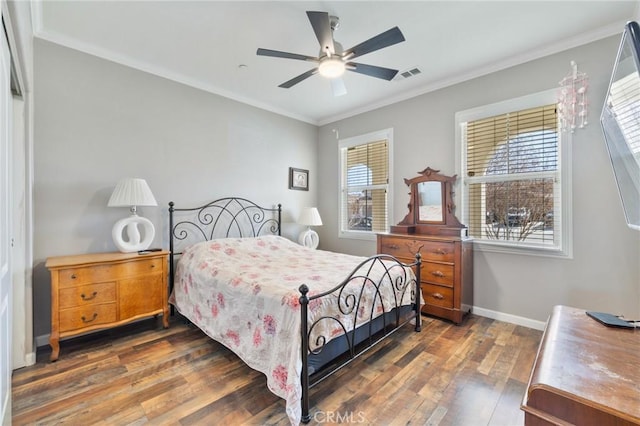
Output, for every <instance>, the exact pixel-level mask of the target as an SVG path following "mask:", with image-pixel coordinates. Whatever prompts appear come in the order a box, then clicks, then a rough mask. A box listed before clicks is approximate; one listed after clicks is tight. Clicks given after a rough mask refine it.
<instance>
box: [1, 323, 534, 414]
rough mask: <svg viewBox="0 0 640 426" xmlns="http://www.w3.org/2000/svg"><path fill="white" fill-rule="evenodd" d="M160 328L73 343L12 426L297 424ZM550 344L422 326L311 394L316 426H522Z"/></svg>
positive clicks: (41, 364)
mask: <svg viewBox="0 0 640 426" xmlns="http://www.w3.org/2000/svg"><path fill="white" fill-rule="evenodd" d="M155 326H156V324H155V322H154V321H146V322H142V323H138V324H135V325H133V326H126V327H121V328H118V329H115V330H110V331H106V332H103V333H99V334H93V335H90V336H83V337H80V338H76V339H72V340H67V341H63V342H62V343H61V351H60V359H59V360H58V361H57V362H55V363H50V362H49V361H48V359H49V353H50V352H49V350H48V349H47V348H42V350H40V351H39V352H38V354H37V363H36V364H35V365H33V366H31V367H27V368H23V369H20V370H17V371H15V372H14V373H13V387H12V392H13V405H12V409H13V424H14V425H24V424H39V425H43V424H46V425H49V424H56V423H66V424H72V425H89V424H95V425H138V424H159V425H160V424H162V425H164V424H180V425H200V424H203V425H214V424H225V425H240V424H243V425H244V424H246V425H287V424H289V421H288V418H287V417H286V414H285V408H284V407H285V405H284V400H281V399H279V398H278V397H276V396H275V395H273V394H272V393H271V392H269V391H268V389H267V387H266V380H265V378H264V376H263V375H262V374H260V373H258V372H256V371H254V370H251V369H250V368H249V367H247V366H246V365H245V364H244V363H243V362H242V361H241V360H240V359H239V358H238V357H236V356H235V355H234V354H233V353H232V352H231V351H229V350H228V349H226V348H225V347H224V346H222V345H220V344H218V343H216V342H214V341H212V340H211V339H209V338H208V337H206V336H205V335H204V334H203V333H202V332H201V331H199V330H198V329H197V328H195V327H193V326H189V325H185V324H184V323H182V322H181V321H179V320H174V321H172V324H171V327H170V328H169V329H167V330H164V329H162V328H161V327H158V328H156V327H155ZM541 335H542V333H541V332H540V331H537V330H531V329H528V328H524V327H520V326H515V325H513V324H508V323H503V322H499V321H494V320H491V319H488V318H483V317H477V316H473V315H471V316H470V317H469V318H468V319H467V320H466V321H465V322H464V323H463V325H461V326H455V325H453V324H451V323H448V322H443V321H440V320H436V319H431V318H426V317H424V318H423V328H422V332H421V333H415V332H414V331H413V329H412V328H411V327H409V326H407V327H406V329H402V330H400V331H399V332H397V333H396V334H395V335H394V336H392V337H391V338H390V339H388V340H387V341H385V342H384V343H382V344H380V345H379V346H378V348H376V349H374V350H373V351H371V352H369V353H367V354H366V355H364V356H363V357H361V358H360V359H358V360H357V361H355V363H353V364H351V366H350V367H348V368H347V369H343V370H342V371H340V372H338V373H337V374H336V375H334V376H333V377H330V378H329V379H327V380H325V381H324V382H322V383H320V384H319V385H318V386H316V387H315V388H313V389H312V391H311V407H312V414H311V415H312V421H311V423H310V424H338V423H342V424H344V423H360V424H371V425H409V424H411V425H465V426H467V425H500V426H511V425H522V424H523V421H524V415H523V413H522V412H521V411H520V403H521V401H522V396H523V394H524V391H525V387H526V383H527V381H528V378H529V372H530V370H531V366H532V364H533V360H534V357H535V353H536V349H537V346H538V342H539V341H540V338H541Z"/></svg>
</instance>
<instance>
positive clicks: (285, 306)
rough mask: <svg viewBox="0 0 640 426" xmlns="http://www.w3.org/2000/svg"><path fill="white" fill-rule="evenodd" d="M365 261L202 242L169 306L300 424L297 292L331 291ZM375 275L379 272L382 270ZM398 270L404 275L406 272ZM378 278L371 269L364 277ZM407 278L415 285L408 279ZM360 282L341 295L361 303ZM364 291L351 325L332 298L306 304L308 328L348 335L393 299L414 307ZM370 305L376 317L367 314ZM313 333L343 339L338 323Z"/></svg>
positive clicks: (251, 241)
mask: <svg viewBox="0 0 640 426" xmlns="http://www.w3.org/2000/svg"><path fill="white" fill-rule="evenodd" d="M365 260H366V258H363V257H357V256H351V255H345V254H339V253H333V252H328V251H322V250H312V249H308V248H305V247H303V246H300V245H298V244H295V243H293V242H291V241H289V240H287V239H285V238H282V237H278V236H264V237H257V238H228V239H222V240H213V241H207V242H202V243H199V244H195V245H193V246H191V247H189V248H188V249H187V250H185V251H184V253H183V254H182V256H181V258H180V261H179V262H178V265H177V268H176V279H175V285H174V293H173V295H172V298H171V301H172V303H173V304H174V305H175V306H176V308H177V309H178V311H179V312H180V313H181V314H182V315H184V316H186V317H187V318H188V319H189V320H191V321H192V322H193V323H194V324H196V325H197V326H198V327H200V328H201V329H202V330H203V331H204V332H205V333H206V334H207V335H209V336H210V337H211V338H213V339H214V340H216V341H218V342H220V343H222V344H224V345H225V346H227V347H228V348H229V349H231V350H232V351H233V352H234V353H236V354H237V355H238V356H239V357H240V358H241V359H242V360H243V361H244V362H245V363H246V364H247V365H248V366H249V367H251V368H253V369H255V370H258V371H260V372H262V373H264V374H265V376H266V377H267V386H268V388H269V390H271V392H273V393H274V394H276V395H277V396H279V397H281V398H283V399H285V401H286V407H287V408H286V409H287V415H288V416H289V419H290V421H291V423H292V424H296V425H297V424H299V423H300V418H301V406H300V398H301V396H302V388H301V384H300V374H301V368H302V361H301V356H300V345H301V338H300V321H301V320H300V302H299V298H300V293H299V290H298V288H299V287H300V285H301V284H306V285H307V286H308V287H309V289H310V291H309V295H310V296H312V295H314V294H320V293H322V292H325V291H328V290H331V289H333V288H334V287H336V286H337V285H338V284H339V283H341V282H342V281H343V280H344V279H345V278H347V276H348V275H349V273H351V272H352V271H353V270H354V269H355V268H356V267H357V266H358V265H359V264H360V263H361V262H363V261H365ZM379 269H380V270H384V268H383V267H382V266H380V268H379ZM395 269H398V270H400V269H402V273H403V274H404V269H403V268H399V267H398V268H395ZM376 273H378V272H377V271H375V269H374V272H373V273H371V274H369V276H373V275H374V274H376ZM408 273H409V274H410V275H408V277H410V278H413V272H412V271H410V270H409V272H408ZM363 275H366V271H363ZM378 275H381V273H378ZM378 279H379V278H375V280H378ZM363 282H364V279H355V280H354V281H353V282H352V283H350V284H349V285H348V286H347V287H346V288H345V291H346V292H347V293H349V292H352V293H355V294H356V296H358V295H359V292H360V291H361V288H362V287H363V285H362V283H363ZM364 287H365V288H366V289H368V291H367V292H365V294H364V297H363V300H364V301H365V302H361V304H360V305H359V308H358V310H357V313H358V315H357V316H355V318H354V315H344V314H341V313H340V310H339V307H338V303H337V302H336V298H330V299H328V298H322V299H316V300H314V301H312V302H311V303H310V304H309V321H310V323H312V322H313V321H314V319H315V318H320V316H321V315H329V316H334V317H338V318H340V320H341V321H343V323H344V325H345V328H346V329H347V330H350V329H351V328H352V327H353V326H354V324H353V323H354V321H355V322H356V326H357V325H360V324H361V323H362V322H364V321H366V320H368V318H369V317H371V316H373V317H376V316H378V315H380V314H381V313H383V312H384V311H389V310H391V309H393V308H394V307H395V306H396V305H397V304H400V302H398V303H396V301H395V300H394V298H400V297H402V296H403V300H402V304H410V303H411V302H412V300H411V292H410V291H406V292H405V293H404V295H400V296H399V295H398V294H394V292H393V291H386V292H382V293H383V295H382V297H381V298H380V297H376V293H375V291H374V286H373V285H371V283H370V284H367V285H365V286H364ZM386 287H389V288H390V286H386ZM321 300H322V302H320V301H321ZM365 306H367V307H368V309H365ZM372 306H373V310H374V311H375V312H374V314H373V315H371V312H369V310H370V309H372V308H371V307H372ZM343 310H344V306H343ZM314 330H315V329H314ZM317 331H318V333H320V334H322V335H324V336H326V337H327V340H330V339H331V338H334V337H336V336H340V335H342V334H343V329H342V327H341V326H339V325H338V324H337V323H336V322H335V321H323V322H321V323H319V327H318V328H317Z"/></svg>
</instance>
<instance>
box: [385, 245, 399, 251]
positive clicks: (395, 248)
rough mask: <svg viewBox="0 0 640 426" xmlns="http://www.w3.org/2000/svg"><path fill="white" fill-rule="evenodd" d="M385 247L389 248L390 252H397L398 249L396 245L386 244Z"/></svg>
mask: <svg viewBox="0 0 640 426" xmlns="http://www.w3.org/2000/svg"><path fill="white" fill-rule="evenodd" d="M387 247H389V248H390V249H391V250H398V249H399V248H400V247H398V245H397V244H387Z"/></svg>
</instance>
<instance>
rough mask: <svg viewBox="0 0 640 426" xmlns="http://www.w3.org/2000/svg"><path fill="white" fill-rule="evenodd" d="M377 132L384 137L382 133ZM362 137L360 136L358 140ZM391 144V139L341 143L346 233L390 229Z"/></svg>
mask: <svg viewBox="0 0 640 426" xmlns="http://www.w3.org/2000/svg"><path fill="white" fill-rule="evenodd" d="M374 135H375V136H377V137H378V138H379V137H380V134H378V133H377V134H374ZM366 139H367V138H365V139H364V140H366ZM362 140H363V139H362V138H358V139H356V142H357V141H362ZM389 145H390V141H389V140H388V138H384V139H376V140H369V141H367V142H365V143H354V141H353V140H352V141H345V142H343V143H341V146H340V154H341V177H342V185H341V191H340V194H341V200H340V208H341V211H340V218H341V226H340V230H341V235H342V236H349V235H350V236H356V235H357V234H371V235H373V234H375V233H376V232H385V231H387V230H388V228H389V225H388V224H389V218H388V210H387V206H388V192H389Z"/></svg>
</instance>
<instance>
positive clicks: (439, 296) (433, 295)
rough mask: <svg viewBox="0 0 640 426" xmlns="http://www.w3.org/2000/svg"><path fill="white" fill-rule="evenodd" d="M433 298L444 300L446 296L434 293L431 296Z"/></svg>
mask: <svg viewBox="0 0 640 426" xmlns="http://www.w3.org/2000/svg"><path fill="white" fill-rule="evenodd" d="M431 297H433V298H434V299H438V300H442V299H444V296H443V295H442V294H440V293H433V294H432V295H431Z"/></svg>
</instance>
